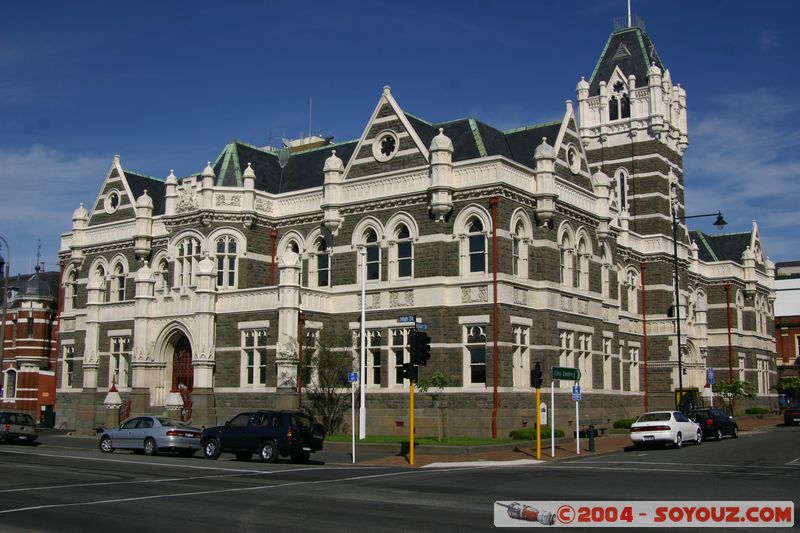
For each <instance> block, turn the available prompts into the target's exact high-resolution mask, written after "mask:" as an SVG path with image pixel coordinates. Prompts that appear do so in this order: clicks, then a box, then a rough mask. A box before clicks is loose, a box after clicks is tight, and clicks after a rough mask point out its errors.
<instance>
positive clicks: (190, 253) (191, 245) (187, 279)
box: [175, 237, 203, 287]
mask: <svg viewBox="0 0 800 533" xmlns="http://www.w3.org/2000/svg"><path fill="white" fill-rule="evenodd" d="M202 251H203V250H202V247H201V246H200V241H199V240H198V239H197V238H195V237H186V238H184V239H183V240H181V241H180V242H179V243H178V249H177V256H176V258H175V286H176V287H191V286H194V284H195V280H194V275H195V271H196V269H197V263H198V262H200V254H201V253H202Z"/></svg>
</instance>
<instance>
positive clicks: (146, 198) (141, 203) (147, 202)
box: [136, 189, 153, 209]
mask: <svg viewBox="0 0 800 533" xmlns="http://www.w3.org/2000/svg"><path fill="white" fill-rule="evenodd" d="M136 207H143V208H146V209H153V199H152V198H150V195H148V194H147V189H145V190H144V192H143V193H142V195H141V196H140V197H139V198H137V199H136Z"/></svg>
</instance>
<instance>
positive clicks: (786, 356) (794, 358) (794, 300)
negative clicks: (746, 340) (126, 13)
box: [775, 261, 800, 378]
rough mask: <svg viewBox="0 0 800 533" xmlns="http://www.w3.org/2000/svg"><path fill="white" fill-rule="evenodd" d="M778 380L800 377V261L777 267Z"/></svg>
mask: <svg viewBox="0 0 800 533" xmlns="http://www.w3.org/2000/svg"><path fill="white" fill-rule="evenodd" d="M775 292H776V295H777V297H776V299H775V343H776V347H777V350H776V351H777V364H778V378H781V377H787V378H789V377H796V376H800V261H788V262H785V263H778V264H776V265H775Z"/></svg>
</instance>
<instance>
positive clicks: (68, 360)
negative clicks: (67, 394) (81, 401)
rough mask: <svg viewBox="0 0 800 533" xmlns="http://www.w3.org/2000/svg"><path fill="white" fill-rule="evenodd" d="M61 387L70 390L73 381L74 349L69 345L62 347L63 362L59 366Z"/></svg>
mask: <svg viewBox="0 0 800 533" xmlns="http://www.w3.org/2000/svg"><path fill="white" fill-rule="evenodd" d="M61 372H62V373H63V374H62V386H63V387H64V388H70V389H71V388H72V386H73V385H74V381H75V376H74V372H75V347H74V346H71V345H67V346H64V361H63V364H62V366H61Z"/></svg>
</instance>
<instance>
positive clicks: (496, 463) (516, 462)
mask: <svg viewBox="0 0 800 533" xmlns="http://www.w3.org/2000/svg"><path fill="white" fill-rule="evenodd" d="M541 463H544V461H539V460H536V459H514V460H513V461H464V462H452V463H430V464H427V465H425V466H423V467H422V468H448V467H469V466H473V467H483V468H486V467H487V466H530V465H538V464H541Z"/></svg>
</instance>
